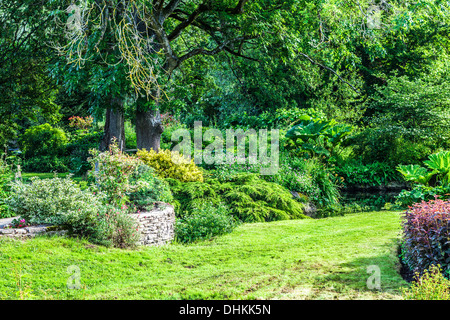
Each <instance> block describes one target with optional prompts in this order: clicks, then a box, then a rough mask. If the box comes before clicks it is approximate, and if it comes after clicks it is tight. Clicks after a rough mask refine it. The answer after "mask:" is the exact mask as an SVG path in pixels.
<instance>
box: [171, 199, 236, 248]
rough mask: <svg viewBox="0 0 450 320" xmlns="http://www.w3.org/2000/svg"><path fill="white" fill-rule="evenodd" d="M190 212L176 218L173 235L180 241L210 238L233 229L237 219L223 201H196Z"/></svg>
mask: <svg viewBox="0 0 450 320" xmlns="http://www.w3.org/2000/svg"><path fill="white" fill-rule="evenodd" d="M192 209H193V210H192V212H187V213H185V214H184V215H183V216H182V217H181V218H179V219H177V220H176V224H175V237H176V240H177V241H179V242H182V243H189V242H194V241H198V240H205V239H210V238H212V237H215V236H220V235H223V234H226V233H229V232H231V231H233V229H234V228H235V227H236V226H237V225H238V221H237V220H236V219H234V218H233V217H232V216H231V215H230V210H229V208H228V207H227V206H225V205H224V204H223V203H218V204H213V203H211V202H202V203H197V204H196V205H195V206H194V207H192Z"/></svg>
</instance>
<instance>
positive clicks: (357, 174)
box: [334, 161, 401, 187]
mask: <svg viewBox="0 0 450 320" xmlns="http://www.w3.org/2000/svg"><path fill="white" fill-rule="evenodd" d="M334 172H335V173H336V174H337V175H338V176H340V177H342V178H343V179H342V183H343V184H344V185H345V186H347V187H353V186H369V187H375V186H381V185H387V184H388V183H389V182H394V181H401V176H400V174H399V173H398V172H397V171H396V170H395V168H394V167H392V165H391V164H389V163H385V162H373V163H366V164H364V163H362V162H360V161H350V162H347V163H343V164H340V165H336V166H335V168H334Z"/></svg>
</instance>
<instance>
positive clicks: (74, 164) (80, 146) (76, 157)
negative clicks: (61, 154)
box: [67, 130, 103, 176]
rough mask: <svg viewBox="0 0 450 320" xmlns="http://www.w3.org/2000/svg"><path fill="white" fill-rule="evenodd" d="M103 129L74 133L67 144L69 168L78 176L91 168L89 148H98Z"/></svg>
mask: <svg viewBox="0 0 450 320" xmlns="http://www.w3.org/2000/svg"><path fill="white" fill-rule="evenodd" d="M102 136H103V132H102V131H87V132H86V131H82V130H78V131H76V132H74V133H72V135H71V138H70V140H69V143H68V144H67V154H68V158H69V159H68V168H69V170H70V172H72V173H73V174H75V175H77V176H81V175H83V174H85V173H86V172H87V171H88V170H89V169H90V167H91V166H90V164H89V162H88V158H89V156H90V154H89V150H91V149H97V148H98V146H99V145H100V139H101V137H102Z"/></svg>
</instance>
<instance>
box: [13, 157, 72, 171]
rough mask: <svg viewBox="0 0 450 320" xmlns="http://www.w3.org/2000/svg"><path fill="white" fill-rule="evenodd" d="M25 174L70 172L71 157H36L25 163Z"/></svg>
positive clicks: (26, 160)
mask: <svg viewBox="0 0 450 320" xmlns="http://www.w3.org/2000/svg"><path fill="white" fill-rule="evenodd" d="M22 166H23V171H25V172H43V173H45V172H68V171H69V157H65V156H56V155H50V156H36V157H33V158H29V159H25V160H24V161H23V164H22Z"/></svg>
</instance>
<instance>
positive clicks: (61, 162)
mask: <svg viewBox="0 0 450 320" xmlns="http://www.w3.org/2000/svg"><path fill="white" fill-rule="evenodd" d="M67 142H68V138H67V136H66V133H65V132H64V130H62V129H59V128H53V127H52V126H51V125H50V124H48V123H45V124H42V125H38V126H34V127H30V128H28V129H27V130H25V132H24V134H23V135H22V136H21V137H20V145H21V148H22V152H23V156H24V158H25V159H24V162H23V170H24V171H27V172H52V171H59V172H67V171H68V166H67V165H68V161H69V159H68V157H65V156H64V154H65V151H66V147H67Z"/></svg>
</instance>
